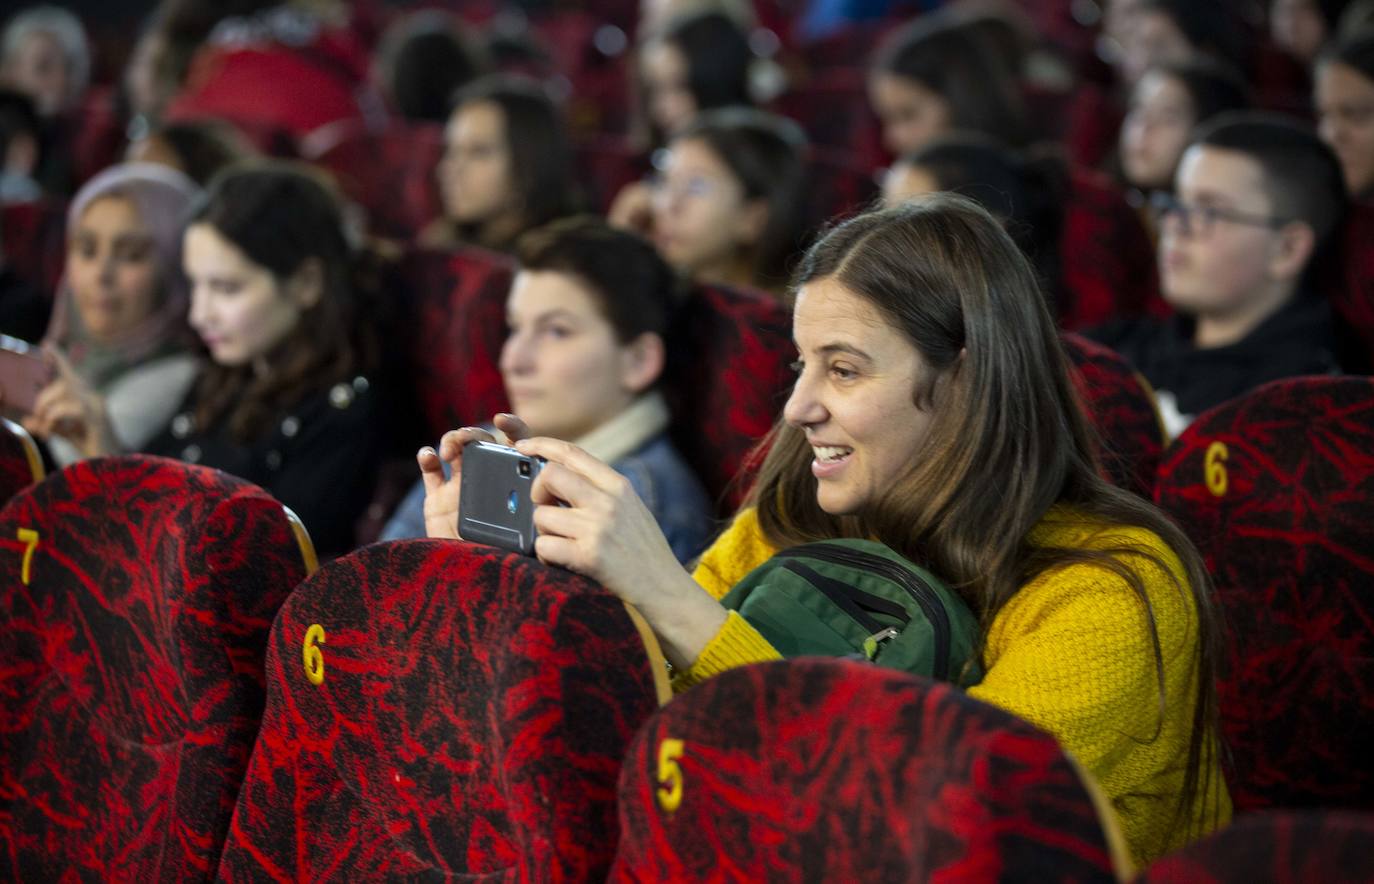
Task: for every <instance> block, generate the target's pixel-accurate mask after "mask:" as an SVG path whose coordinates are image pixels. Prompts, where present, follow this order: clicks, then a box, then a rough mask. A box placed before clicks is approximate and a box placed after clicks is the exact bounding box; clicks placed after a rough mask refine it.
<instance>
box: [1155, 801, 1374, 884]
mask: <svg viewBox="0 0 1374 884" xmlns="http://www.w3.org/2000/svg"><path fill="white" fill-rule="evenodd" d="M1370 881H1374V816H1370V815H1368V814H1356V813H1340V812H1331V811H1328V812H1308V813H1277V812H1276V813H1262V814H1252V815H1249V816H1242V817H1240V818H1239V819H1237V820H1236V821H1235V822H1233V823H1232V824H1231V825H1229V826H1227V827H1226V828H1224V829H1222V830H1221V831H1220V832H1217V833H1215V834H1213V835H1211V836H1210V837H1208V838H1204V839H1203V840H1201V841H1198V842H1196V843H1194V844H1190V845H1189V846H1188V847H1185V848H1184V849H1183V850H1180V851H1178V852H1177V853H1174V854H1171V855H1169V856H1166V857H1164V858H1163V859H1161V860H1158V861H1156V862H1155V863H1154V864H1153V865H1152V866H1150V868H1148V869H1146V870H1145V872H1144V873H1143V874H1141V875H1140V877H1138V878H1136V884H1185V882H1186V884H1306V882H1312V884H1317V882H1320V884H1369V882H1370Z"/></svg>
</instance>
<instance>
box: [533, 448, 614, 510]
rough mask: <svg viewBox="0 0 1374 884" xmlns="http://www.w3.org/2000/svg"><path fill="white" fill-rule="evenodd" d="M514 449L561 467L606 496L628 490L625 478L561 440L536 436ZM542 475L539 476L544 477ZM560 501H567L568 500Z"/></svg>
mask: <svg viewBox="0 0 1374 884" xmlns="http://www.w3.org/2000/svg"><path fill="white" fill-rule="evenodd" d="M515 447H516V448H518V449H519V450H520V453H521V454H530V455H534V456H536V457H542V458H544V459H545V460H547V461H549V462H550V463H554V464H562V465H563V466H565V467H567V468H568V469H569V470H571V471H573V472H574V473H578V474H580V475H581V476H583V477H584V478H586V480H587V481H588V482H590V483H591V484H592V485H593V486H595V487H596V488H597V489H599V490H601V491H603V492H605V493H607V494H615V493H618V492H620V491H621V490H623V489H624V487H625V477H624V476H622V475H620V474H619V473H617V472H616V471H615V470H613V469H611V468H610V467H609V466H608V465H606V464H605V463H603V462H601V461H600V460H597V459H596V458H595V457H592V456H591V455H590V454H588V453H587V452H585V451H583V450H582V449H581V448H578V447H577V446H576V445H574V444H572V443H571V442H564V441H563V440H562V439H550V438H549V437H547V436H535V437H534V438H533V439H522V440H521V441H519V442H517V443H515ZM544 471H545V472H547V471H548V468H547V467H545V470H544ZM543 474H544V473H540V475H541V476H542V475H543ZM561 499H563V500H568V498H561ZM568 502H569V503H573V502H574V501H571V500H569V501H568Z"/></svg>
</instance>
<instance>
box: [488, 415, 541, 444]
mask: <svg viewBox="0 0 1374 884" xmlns="http://www.w3.org/2000/svg"><path fill="white" fill-rule="evenodd" d="M491 422H492V423H494V424H496V429H498V430H500V431H501V432H503V433H505V434H506V438H507V439H509V440H510V441H511V444H515V443H516V442H519V441H520V440H521V439H528V438H530V436H532V435H533V434H532V433H531V432H530V428H529V425H527V424H526V423H525V422H524V421H522V420H521V419H520V418H518V417H516V416H515V415H513V414H511V413H510V412H502V413H501V414H498V415H496V416H495V417H493V418H492V419H491Z"/></svg>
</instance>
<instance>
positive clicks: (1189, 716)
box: [674, 508, 1231, 865]
mask: <svg viewBox="0 0 1374 884" xmlns="http://www.w3.org/2000/svg"><path fill="white" fill-rule="evenodd" d="M1030 540H1031V542H1032V543H1035V544H1038V545H1041V546H1055V547H1067V548H1076V549H1104V548H1108V547H1118V546H1126V547H1129V548H1135V549H1140V550H1142V551H1145V552H1148V553H1151V554H1153V555H1156V556H1158V557H1159V558H1160V560H1161V561H1163V562H1165V563H1167V564H1168V567H1169V569H1170V570H1171V571H1172V572H1173V574H1174V576H1175V577H1176V578H1177V580H1178V581H1179V583H1180V584H1181V585H1183V586H1185V587H1186V585H1187V582H1186V575H1185V574H1184V573H1183V569H1182V565H1181V563H1180V562H1179V560H1178V558H1177V556H1175V555H1174V553H1173V551H1172V550H1171V549H1169V547H1168V546H1166V545H1165V544H1164V542H1163V541H1162V540H1161V539H1160V538H1159V537H1158V536H1157V535H1155V534H1154V533H1152V532H1149V531H1146V530H1144V529H1140V528H1114V529H1109V528H1105V527H1103V526H1100V525H1095V524H1092V523H1088V522H1084V521H1083V520H1081V519H1074V518H1072V517H1071V516H1070V515H1069V514H1068V513H1067V512H1066V511H1065V510H1063V509H1061V508H1056V509H1054V510H1051V512H1050V514H1049V515H1047V516H1046V517H1045V518H1044V520H1042V521H1041V523H1040V524H1039V525H1037V526H1036V528H1035V530H1034V531H1032V533H1031V535H1030ZM774 552H775V550H774V549H773V548H772V547H771V546H770V545H769V544H768V542H767V540H765V539H764V537H763V532H762V530H761V529H760V527H759V522H758V517H757V515H756V514H755V512H754V511H753V510H746V511H744V512H742V513H741V514H740V515H739V516H738V517H736V519H735V522H734V524H733V525H731V526H730V528H729V530H727V531H726V532H725V534H723V535H722V536H721V537H720V539H718V540H717V541H716V542H715V544H713V545H712V546H711V548H710V549H709V550H707V551H706V554H705V555H704V556H703V557H702V559H701V562H700V564H699V565H698V566H697V569H696V572H695V573H694V575H693V576H694V577H695V578H696V581H697V582H698V583H700V584H701V585H702V586H703V587H704V588H705V589H706V590H707V591H708V592H710V593H711V594H712V595H713V596H715V597H716V598H721V597H722V596H724V595H725V593H726V592H728V591H729V590H730V588H731V587H732V586H734V585H735V583H737V582H738V581H739V580H740V579H741V578H742V577H744V575H745V574H747V573H749V571H751V570H753V569H754V568H755V567H757V566H758V565H760V564H762V563H763V562H764V561H766V560H767V559H768V558H769V557H771V556H772V555H773V553H774ZM1127 561H1128V563H1129V564H1131V565H1132V566H1133V567H1135V568H1137V569H1138V573H1139V574H1140V576H1141V578H1142V579H1143V581H1144V583H1145V586H1146V590H1147V592H1148V595H1149V598H1150V604H1151V606H1152V607H1153V608H1154V616H1155V622H1156V627H1157V629H1158V631H1159V643H1160V650H1161V652H1162V655H1163V660H1164V690H1165V697H1166V698H1167V699H1166V703H1165V706H1164V709H1163V720H1162V721H1161V718H1160V711H1161V710H1160V703H1159V681H1158V673H1157V669H1156V666H1155V659H1154V650H1153V647H1152V645H1151V641H1150V632H1149V624H1148V621H1147V620H1146V613H1145V610H1144V607H1143V606H1142V605H1141V604H1140V601H1139V600H1138V598H1137V596H1136V595H1135V593H1134V592H1132V591H1131V588H1130V586H1129V585H1127V584H1126V582H1125V581H1123V580H1122V579H1121V578H1120V577H1119V576H1117V575H1116V574H1114V573H1112V572H1110V571H1107V570H1104V569H1103V568H1101V567H1097V566H1092V565H1071V566H1068V567H1064V568H1060V569H1057V570H1055V571H1053V572H1049V573H1045V574H1041V575H1040V576H1038V577H1036V578H1035V579H1034V580H1032V581H1031V582H1029V583H1027V584H1026V585H1024V586H1022V587H1021V589H1020V590H1019V591H1018V592H1017V593H1016V595H1015V596H1014V597H1013V598H1012V599H1011V601H1010V602H1008V603H1007V605H1006V606H1005V607H1004V608H1003V609H1002V610H1001V611H1000V612H999V613H998V614H997V616H996V617H995V618H994V619H993V621H992V625H991V627H990V628H989V632H988V636H987V645H986V651H985V654H986V657H985V663H986V665H987V670H986V675H985V676H984V678H983V681H982V683H981V684H979V685H977V686H976V687H973V688H970V689H969V691H968V693H969V695H970V696H972V697H976V698H977V699H979V700H982V701H984V702H986V703H990V704H992V705H994V706H999V707H1001V708H1002V709H1005V710H1007V711H1009V712H1011V713H1013V714H1015V715H1017V716H1019V717H1021V718H1023V719H1025V720H1027V721H1029V722H1031V723H1033V724H1035V725H1037V726H1039V727H1041V728H1043V729H1044V730H1046V731H1048V732H1049V733H1051V734H1053V735H1054V736H1055V737H1056V738H1057V739H1058V740H1059V743H1060V745H1062V746H1063V747H1064V749H1066V750H1067V751H1068V752H1069V753H1070V754H1071V755H1072V756H1073V757H1074V758H1075V759H1076V760H1077V761H1078V763H1079V764H1080V765H1081V766H1082V767H1084V768H1085V769H1086V770H1087V771H1088V772H1090V773H1091V774H1092V775H1093V776H1094V777H1095V778H1096V780H1097V782H1098V783H1099V784H1100V785H1101V787H1102V789H1103V790H1104V791H1105V792H1106V794H1107V796H1108V797H1109V798H1110V799H1111V802H1112V805H1113V806H1114V807H1115V809H1116V812H1117V817H1118V821H1119V822H1120V824H1121V830H1122V833H1123V834H1124V836H1125V839H1126V844H1127V847H1128V849H1129V850H1130V853H1131V855H1132V858H1133V859H1134V861H1135V862H1136V863H1137V864H1141V865H1143V864H1145V863H1148V862H1150V861H1151V860H1153V859H1155V858H1157V857H1159V856H1161V855H1163V854H1165V853H1167V852H1169V851H1171V850H1173V849H1176V848H1177V847H1180V846H1182V845H1183V844H1184V843H1185V842H1186V841H1187V840H1188V837H1187V835H1186V833H1183V832H1179V833H1172V832H1171V829H1170V823H1171V821H1172V819H1173V813H1174V807H1175V805H1176V801H1177V796H1178V794H1179V793H1180V791H1181V790H1182V785H1183V776H1184V767H1185V763H1186V761H1187V756H1188V740H1189V737H1190V735H1191V733H1192V720H1193V702H1194V698H1195V696H1196V691H1197V673H1196V666H1195V663H1194V654H1195V651H1196V644H1197V629H1196V626H1197V609H1196V607H1195V605H1194V604H1193V601H1192V597H1191V595H1190V594H1189V593H1188V592H1187V591H1186V589H1185V590H1184V591H1183V592H1180V591H1179V590H1178V589H1176V588H1175V584H1174V582H1173V580H1171V579H1170V578H1169V576H1168V575H1166V574H1165V573H1164V572H1163V571H1162V570H1161V569H1160V568H1159V567H1157V566H1156V565H1154V564H1153V563H1152V562H1151V561H1150V560H1148V559H1145V558H1143V557H1141V558H1134V557H1131V558H1128V559H1127ZM779 656H780V655H779V654H778V652H777V651H776V650H774V649H773V647H772V646H771V645H769V644H768V642H767V640H766V639H764V638H763V636H761V635H759V633H758V632H757V631H756V630H755V629H754V628H753V627H751V626H750V625H749V624H748V623H747V622H745V620H744V619H743V618H741V617H740V616H739V615H738V614H736V613H734V612H731V613H730V616H729V618H728V619H727V620H726V622H725V625H724V626H723V627H722V628H721V631H720V632H719V633H718V634H717V635H716V636H715V638H713V639H712V640H711V642H710V643H709V644H707V646H706V647H705V649H703V650H702V652H701V655H700V656H699V657H698V658H697V659H696V661H695V662H694V663H693V664H692V666H691V667H690V668H689V669H688V670H686V671H685V672H683V673H681V674H680V675H679V676H678V678H677V680H676V681H675V683H674V687H675V689H677V690H685V689H686V688H688V687H690V686H692V685H694V684H696V683H698V682H700V681H701V680H703V679H706V678H709V677H711V676H713V675H717V674H719V673H720V672H723V671H724V670H726V669H730V668H732V667H735V666H742V665H745V664H748V663H756V662H761V661H764V660H776V659H779ZM1214 758H1215V753H1214ZM1205 773H1210V776H1209V777H1208V784H1209V785H1208V788H1207V789H1206V790H1205V791H1204V793H1203V798H1202V800H1201V801H1199V802H1197V803H1196V806H1194V807H1193V808H1192V809H1191V814H1192V818H1193V820H1194V822H1195V826H1194V827H1193V828H1194V830H1195V831H1196V832H1204V831H1208V830H1210V829H1211V828H1212V826H1211V825H1210V824H1209V820H1210V819H1211V818H1212V811H1213V809H1214V810H1215V813H1216V817H1215V819H1216V822H1217V823H1218V824H1224V823H1226V822H1228V821H1229V820H1230V818H1231V799H1230V796H1229V795H1228V794H1227V792H1226V786H1225V782H1224V781H1223V779H1222V774H1221V770H1220V767H1219V766H1218V764H1217V763H1216V762H1215V761H1214V762H1213V764H1212V765H1211V766H1210V770H1209V771H1206V772H1205Z"/></svg>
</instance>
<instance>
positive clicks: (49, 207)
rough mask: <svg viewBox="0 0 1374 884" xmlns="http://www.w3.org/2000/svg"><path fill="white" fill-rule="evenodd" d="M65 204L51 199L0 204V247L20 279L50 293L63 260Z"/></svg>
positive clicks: (64, 254) (65, 242) (62, 266)
mask: <svg viewBox="0 0 1374 884" xmlns="http://www.w3.org/2000/svg"><path fill="white" fill-rule="evenodd" d="M66 230H67V206H66V204H65V203H62V202H59V201H54V200H43V201H40V202H32V203H10V204H8V205H5V206H2V207H0V247H3V255H4V259H5V262H6V263H7V264H9V265H10V266H12V267H13V268H14V272H15V273H16V274H17V275H18V276H19V278H20V279H22V280H24V281H25V282H27V283H29V284H31V285H35V286H37V287H38V288H39V289H40V290H42V291H44V292H47V293H48V294H49V295H51V293H52V292H54V291H56V289H57V283H58V280H60V279H61V278H62V271H63V269H64V266H65V264H66V260H67V241H66V235H67V234H66Z"/></svg>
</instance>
